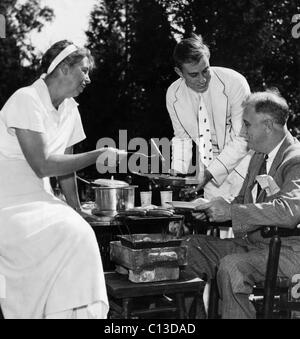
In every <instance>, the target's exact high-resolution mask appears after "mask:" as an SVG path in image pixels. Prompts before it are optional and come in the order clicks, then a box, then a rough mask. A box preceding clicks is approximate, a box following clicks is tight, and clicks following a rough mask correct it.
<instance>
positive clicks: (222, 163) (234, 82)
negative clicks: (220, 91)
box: [208, 72, 250, 185]
mask: <svg viewBox="0 0 300 339" xmlns="http://www.w3.org/2000/svg"><path fill="white" fill-rule="evenodd" d="M227 87H228V93H227V95H228V100H229V110H230V117H229V118H228V119H227V124H231V126H230V139H229V141H227V143H226V145H225V146H224V148H223V150H222V152H221V153H220V155H219V156H218V157H217V158H216V159H215V160H214V161H213V162H212V163H211V164H210V165H209V167H208V171H209V172H210V173H211V174H212V176H213V177H214V179H215V180H216V182H217V183H218V185H221V184H222V183H223V182H224V180H225V179H226V177H227V175H228V174H229V173H230V172H231V171H232V170H233V169H234V168H235V167H236V166H237V164H238V163H239V162H240V161H241V159H243V157H244V156H245V155H246V154H247V152H248V148H247V141H246V140H245V139H244V138H243V137H241V136H240V132H241V129H242V126H243V107H242V103H243V101H244V100H245V99H246V97H247V96H248V95H249V94H250V87H249V85H248V82H247V81H246V79H245V78H244V77H243V76H242V75H241V74H239V73H237V72H234V73H233V75H232V78H231V79H230V81H229V82H228V85H227ZM226 128H227V126H226ZM249 158H250V157H249Z"/></svg>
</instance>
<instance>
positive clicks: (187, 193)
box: [181, 169, 213, 199]
mask: <svg viewBox="0 0 300 339" xmlns="http://www.w3.org/2000/svg"><path fill="white" fill-rule="evenodd" d="M212 178H213V176H212V174H211V173H210V172H209V170H208V169H205V171H204V177H203V179H202V181H200V182H199V183H198V185H197V186H196V187H195V186H193V187H191V188H187V189H184V190H182V193H181V194H182V196H183V197H184V198H186V199H194V198H196V197H197V195H198V194H199V193H200V191H201V190H202V189H203V188H204V186H205V185H206V184H207V183H208V182H209V181H210V180H211V179H212Z"/></svg>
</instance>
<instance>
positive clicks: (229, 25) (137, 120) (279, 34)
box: [0, 0, 300, 151]
mask: <svg viewBox="0 0 300 339" xmlns="http://www.w3.org/2000/svg"><path fill="white" fill-rule="evenodd" d="M0 13H1V14H4V15H5V16H6V18H7V38H6V39H1V40H0V67H1V73H0V107H2V105H3V104H4V103H5V101H6V100H7V99H8V97H9V96H10V95H11V94H12V93H13V92H14V91H15V90H16V89H17V88H19V87H21V86H25V85H28V84H29V83H30V82H31V81H32V80H33V79H34V78H36V77H37V75H38V61H39V58H40V55H38V54H37V52H36V51H35V49H34V48H33V46H31V44H30V43H29V42H28V39H26V37H28V35H29V34H30V33H31V32H32V31H33V30H41V29H42V27H43V24H44V23H45V22H46V21H51V20H53V18H54V15H55V13H54V11H53V10H52V9H50V8H47V7H42V6H41V4H40V0H30V1H27V2H25V4H23V5H22V6H21V5H18V3H17V0H1V3H0ZM297 13H300V4H299V0H286V1H271V0H236V1H231V0H218V1H216V0H191V1H187V0H99V1H98V3H97V5H96V6H95V7H94V9H93V11H92V13H91V15H90V24H89V29H88V31H87V32H86V34H87V38H88V42H87V47H89V48H90V49H91V50H92V52H93V54H94V56H95V59H96V65H97V68H96V70H95V71H94V72H93V74H92V84H91V85H90V86H89V87H88V89H87V90H86V91H85V93H83V94H82V96H81V97H80V98H79V99H78V100H79V103H80V111H81V115H82V120H83V124H84V128H85V131H86V134H87V136H88V137H87V139H86V140H85V141H84V142H82V143H81V144H80V145H79V146H78V151H87V150H91V149H94V148H95V145H96V142H97V140H98V139H99V138H101V137H112V138H113V139H114V140H116V141H117V142H118V135H119V130H123V129H125V130H127V131H128V138H133V137H143V138H145V139H150V138H152V137H159V138H161V137H168V138H171V137H172V126H171V122H170V120H169V117H168V113H167V110H166V107H165V93H166V90H167V87H168V86H169V85H170V84H171V82H172V81H174V80H175V79H176V75H175V73H174V71H173V61H172V51H173V48H174V46H175V44H176V40H177V39H180V38H182V37H186V36H188V35H189V34H190V33H191V32H195V33H197V34H202V35H203V37H204V40H205V42H206V43H207V44H208V45H209V47H210V49H211V64H212V65H218V66H224V67H230V68H233V69H235V70H237V71H239V72H241V73H242V74H244V75H245V76H246V78H247V79H248V82H249V84H250V86H251V89H252V90H253V91H256V90H263V89H265V88H269V87H277V88H278V89H279V90H280V92H281V93H282V95H283V96H284V97H285V98H286V99H287V100H288V102H289V104H290V107H291V118H290V121H289V128H290V130H291V131H292V133H293V134H294V135H296V136H297V137H299V136H300V99H299V93H300V91H299V90H300V76H299V74H300V39H295V38H293V36H292V33H291V32H292V27H293V25H294V24H293V23H292V17H293V16H294V15H295V14H297ZM25 64H26V66H24V65H25ZM117 146H118V144H117Z"/></svg>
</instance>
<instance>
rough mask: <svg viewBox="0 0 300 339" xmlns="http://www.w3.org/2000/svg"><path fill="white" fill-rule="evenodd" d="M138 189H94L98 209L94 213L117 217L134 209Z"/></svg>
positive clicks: (126, 187)
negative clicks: (120, 213)
mask: <svg viewBox="0 0 300 339" xmlns="http://www.w3.org/2000/svg"><path fill="white" fill-rule="evenodd" d="M136 187H137V186H125V187H94V190H95V205H96V208H95V209H94V211H93V213H94V214H97V215H103V216H115V215H116V214H118V213H119V212H120V211H126V210H128V209H130V208H133V207H134V196H135V188H136Z"/></svg>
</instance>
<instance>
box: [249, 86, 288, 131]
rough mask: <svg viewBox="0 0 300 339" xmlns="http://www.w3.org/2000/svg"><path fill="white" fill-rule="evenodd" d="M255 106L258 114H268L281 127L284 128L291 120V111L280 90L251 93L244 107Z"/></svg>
mask: <svg viewBox="0 0 300 339" xmlns="http://www.w3.org/2000/svg"><path fill="white" fill-rule="evenodd" d="M247 106H253V107H254V109H255V112H256V114H262V113H264V114H268V115H270V117H271V118H272V119H273V120H274V122H276V123H277V124H279V125H282V126H284V125H285V124H286V123H287V121H288V118H289V114H290V110H289V106H288V103H287V101H286V100H285V99H284V98H283V97H282V96H281V94H280V92H279V91H278V89H276V88H275V89H274V88H273V89H268V90H266V91H265V92H255V93H251V94H250V95H249V96H248V98H247V99H246V100H245V101H244V102H243V107H244V108H245V107H247Z"/></svg>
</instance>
